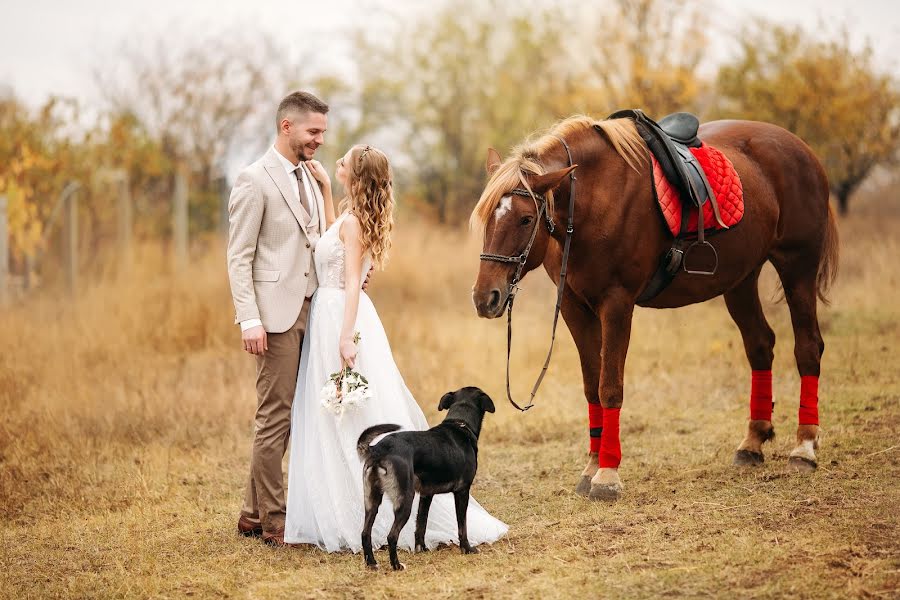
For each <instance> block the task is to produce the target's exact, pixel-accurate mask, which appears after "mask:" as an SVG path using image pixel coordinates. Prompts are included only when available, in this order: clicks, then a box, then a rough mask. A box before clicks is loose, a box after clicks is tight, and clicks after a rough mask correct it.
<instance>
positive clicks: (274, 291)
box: [227, 92, 328, 546]
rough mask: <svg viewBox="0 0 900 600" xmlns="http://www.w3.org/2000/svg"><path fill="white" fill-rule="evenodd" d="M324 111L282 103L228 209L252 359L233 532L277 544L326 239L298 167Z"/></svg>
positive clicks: (319, 135) (315, 143)
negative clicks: (251, 402)
mask: <svg viewBox="0 0 900 600" xmlns="http://www.w3.org/2000/svg"><path fill="white" fill-rule="evenodd" d="M327 114H328V105H327V104H325V103H324V102H322V101H321V100H319V99H318V98H316V97H315V96H313V95H312V94H309V93H307V92H294V93H293V94H290V95H289V96H287V97H286V98H285V99H284V100H282V101H281V104H279V106H278V112H277V115H276V119H275V125H276V129H277V133H278V137H277V138H276V140H275V145H274V146H272V147H271V148H269V150H268V151H267V152H266V153H265V154H264V155H263V157H262V158H260V159H259V160H257V161H256V162H255V163H253V164H252V165H250V166H249V167H247V168H246V169H244V170H243V171H242V172H241V174H240V175H238V178H237V181H235V184H234V189H232V190H231V198H230V199H229V201H228V249H227V257H228V279H229V281H230V283H231V297H232V300H233V301H234V309H235V313H236V316H235V323H239V324H240V326H241V331H242V334H241V337H242V342H243V346H244V350H246V351H247V352H249V353H250V354H253V355H254V356H255V357H256V394H257V406H256V419H255V428H254V429H255V432H254V438H253V452H252V456H251V459H250V480H249V482H248V484H247V492H246V494H245V496H244V504H243V508H242V509H241V515H240V518H239V519H238V524H237V528H238V532H239V533H241V534H242V535H246V536H254V537H256V536H262V539H263V541H264V542H266V543H267V544H271V545H274V546H283V545H284V521H285V493H284V479H283V475H282V470H281V460H282V457H283V456H284V452H285V450H286V448H287V444H288V438H289V437H290V428H291V404H292V402H293V400H294V392H295V389H296V387H297V370H298V368H299V365H300V348H301V346H302V344H303V336H304V334H305V333H306V322H307V317H308V316H309V303H310V297H311V296H312V294H313V292H315V291H316V287H317V285H318V283H317V281H316V270H315V265H314V263H313V249H314V248H315V245H316V242H317V241H318V239H319V236H320V235H321V234H322V233H324V231H325V206H324V200H323V196H322V191H321V190H320V189H319V185H318V184H317V182H316V180H315V179H314V178H313V175H312V173H311V172H310V170H309V168H308V167H307V166H306V164H304V162H305V161H308V160H311V159H312V158H313V156H315V153H316V150H317V149H318V148H319V146H321V145H322V144H323V143H324V142H325V140H324V135H325V129H326V127H327V116H326V115H327Z"/></svg>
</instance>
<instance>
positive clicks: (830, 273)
mask: <svg viewBox="0 0 900 600" xmlns="http://www.w3.org/2000/svg"><path fill="white" fill-rule="evenodd" d="M840 248H841V242H840V239H839V237H838V228H837V220H836V219H835V217H834V210H832V208H831V202H829V203H828V221H827V223H825V239H824V240H823V243H822V258H821V260H820V261H819V270H818V272H817V273H816V295H817V296H818V297H819V300H821V301H822V303H823V304H826V305H827V304H828V303H829V301H828V290H829V289H830V288H831V284H832V283H834V279H835V278H836V277H837V272H838V262H839V259H840Z"/></svg>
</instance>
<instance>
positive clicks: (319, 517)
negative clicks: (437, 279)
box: [284, 146, 507, 552]
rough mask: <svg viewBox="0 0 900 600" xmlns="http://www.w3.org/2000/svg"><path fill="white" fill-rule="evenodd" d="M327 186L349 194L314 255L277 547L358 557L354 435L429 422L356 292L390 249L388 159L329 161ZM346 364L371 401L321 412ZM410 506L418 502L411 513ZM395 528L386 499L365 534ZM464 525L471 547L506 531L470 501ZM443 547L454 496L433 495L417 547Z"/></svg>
mask: <svg viewBox="0 0 900 600" xmlns="http://www.w3.org/2000/svg"><path fill="white" fill-rule="evenodd" d="M310 167H311V170H312V172H313V175H314V176H315V177H316V179H317V180H318V181H319V182H320V183H321V184H322V187H323V191H324V192H325V193H324V196H325V202H326V206H328V205H330V203H331V197H330V187H331V184H330V180H329V179H328V175H327V174H326V173H325V170H324V169H323V168H322V166H321V165H320V164H318V163H316V162H315V161H311V164H310ZM335 178H336V179H337V180H338V181H339V182H340V183H341V184H342V185H343V186H344V189H345V190H347V196H346V198H345V199H344V200H343V201H342V202H341V206H340V210H341V212H342V214H341V216H340V217H339V218H337V220H335V221H334V222H333V224H331V223H329V224H328V229H327V231H326V232H325V233H324V234H323V235H322V237H321V239H320V240H319V241H318V244H317V245H316V249H315V265H316V275H317V277H318V280H319V288H318V291H316V293H315V295H314V296H313V299H312V306H311V309H310V316H309V325H308V327H307V331H306V336H305V339H304V341H303V350H302V353H301V360H300V371H299V374H298V377H297V392H296V395H295V396H294V404H293V409H292V414H291V437H292V441H291V455H290V463H289V469H288V498H287V522H286V524H285V534H284V541H285V543H288V544H297V543H305V544H315V545H316V546H318V547H320V548H323V549H325V550H327V551H329V552H335V551H338V550H344V549H350V550H352V551H353V552H359V551H360V549H361V548H362V541H361V537H360V536H361V532H362V525H363V516H364V514H365V509H364V507H363V480H362V464H361V463H360V460H359V457H358V456H357V452H356V442H357V440H358V438H359V436H360V434H361V433H362V431H363V430H364V429H366V428H367V427H369V426H371V425H376V424H381V423H396V424H399V425H400V426H401V427H402V428H403V429H406V430H424V429H428V423H427V421H426V420H425V416H424V415H423V414H422V411H421V409H420V408H419V406H418V404H416V401H415V399H414V398H413V396H412V394H411V393H410V392H409V390H408V389H407V387H406V384H405V383H404V382H403V377H402V376H401V375H400V372H399V370H398V369H397V365H396V364H395V363H394V358H393V355H392V354H391V348H390V345H389V344H388V340H387V336H386V335H385V332H384V328H383V326H382V324H381V320H380V319H379V318H378V314H377V313H376V312H375V307H374V306H373V305H372V302H371V301H370V300H369V297H368V296H367V295H366V294H365V293H364V292H363V291H362V289H361V287H362V283H363V281H364V280H365V278H366V275H367V274H368V272H369V269H370V267H372V266H373V265H374V266H375V267H378V268H382V267H383V266H384V264H385V261H386V259H387V253H388V250H389V248H390V245H391V229H392V226H393V216H392V213H393V206H394V198H393V192H392V180H391V178H392V175H391V168H390V165H389V163H388V159H387V157H386V156H385V155H384V153H382V152H381V151H380V150H378V149H376V148H373V147H371V146H354V147H353V148H351V149H350V150H349V151H348V152H347V154H345V155H344V156H343V157H342V158H341V159H340V160H338V161H337V170H336V172H335ZM327 212H332V211H327ZM332 214H333V213H332ZM357 334H358V336H357ZM354 338H356V339H357V340H358V343H356V342H354ZM344 365H348V366H350V367H351V368H352V369H354V370H356V371H358V372H359V373H360V374H362V375H363V376H364V377H366V378H367V379H368V381H369V383H370V385H371V389H372V391H373V396H372V398H370V399H369V400H367V401H365V402H363V403H362V404H359V405H356V406H354V407H352V408H349V409H347V410H346V412H344V413H343V415H341V416H340V417H338V416H336V415H335V414H333V413H332V412H330V411H328V410H326V409H324V408H323V407H322V405H321V402H320V392H321V390H322V388H323V387H324V386H325V384H326V382H328V380H329V376H330V375H331V374H332V373H336V372H338V371H340V370H341V368H342V367H343V366H344ZM417 505H418V498H417V499H416V503H415V505H414V506H413V509H412V514H416V511H417V508H418V506H417ZM393 520H394V515H393V511H392V510H391V507H390V506H389V503H388V501H387V500H385V502H384V503H383V504H382V506H381V509H380V511H379V513H378V517H377V519H376V521H375V526H374V527H373V529H372V542H373V545H374V547H376V548H378V547H381V546H382V545H384V544H385V542H386V540H387V534H388V531H389V530H390V527H391V524H392V523H393ZM467 520H468V534H469V543H470V544H471V545H473V546H474V545H476V544H480V543H482V542H493V541H495V540H497V539H498V538H500V537H502V536H503V535H505V534H506V532H507V526H506V525H505V524H504V523H502V522H500V521H498V520H497V519H495V518H494V517H492V516H491V515H489V514H488V513H487V512H486V511H485V510H484V509H483V508H482V507H481V506H480V505H479V504H478V503H477V502H475V500H474V499H472V500H471V501H470V502H469V508H468V512H467ZM414 521H415V519H410V521H409V522H408V523H407V524H406V527H404V528H403V530H402V531H401V533H400V539H399V542H398V546H399V547H400V548H403V549H405V550H409V551H412V550H413V547H414V541H413V534H414V527H415V523H414ZM450 542H452V543H457V544H458V543H459V540H458V533H457V524H456V512H455V507H454V504H453V498H452V495H449V494H441V495H438V496H435V497H434V501H433V503H432V505H431V511H430V512H429V514H428V528H427V531H426V536H425V545H426V546H427V547H428V548H429V549H433V548H434V547H435V546H437V545H438V544H440V543H450Z"/></svg>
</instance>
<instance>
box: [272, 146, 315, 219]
mask: <svg viewBox="0 0 900 600" xmlns="http://www.w3.org/2000/svg"><path fill="white" fill-rule="evenodd" d="M274 152H275V149H274V148H269V151H268V152H266V162H265V166H266V173H268V174H269V177H271V178H272V181H274V182H275V185H276V186H277V187H278V191H279V192H281V196H282V198H284V201H285V202H287V205H288V208H290V209H291V212H292V213H293V214H294V218H296V219H297V223H298V224H299V225H300V227H301V228H305V227H306V223H307V222H308V221H309V217H308V216H306V217H305V218H304V212H305V211H302V210H301V208H300V206H298V203H297V202H295V199H296V198H295V196H294V190H293V189H292V188H291V181H290V180H289V179H288V174H287V173H286V172H285V171H284V167H282V166H281V163H280V162H278V158H277V157H276V156H275V154H274Z"/></svg>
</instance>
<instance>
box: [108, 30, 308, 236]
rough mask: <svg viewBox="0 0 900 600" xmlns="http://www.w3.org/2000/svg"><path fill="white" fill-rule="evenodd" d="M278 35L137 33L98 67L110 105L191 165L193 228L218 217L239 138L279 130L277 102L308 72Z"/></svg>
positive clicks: (250, 139)
mask: <svg viewBox="0 0 900 600" xmlns="http://www.w3.org/2000/svg"><path fill="white" fill-rule="evenodd" d="M273 39H274V38H272V37H271V36H262V35H261V36H255V37H251V36H248V35H246V32H241V31H231V30H229V31H221V32H213V33H209V34H206V35H203V36H197V35H190V36H181V37H179V38H177V39H176V38H175V36H174V34H170V35H167V36H164V37H160V38H158V39H156V40H155V41H153V42H152V43H146V41H145V40H142V41H141V42H140V43H139V42H136V41H131V42H129V43H126V45H125V46H124V47H123V48H122V51H121V53H120V58H119V59H118V63H116V64H113V65H104V67H103V68H102V69H98V71H97V73H96V78H97V83H98V87H99V88H100V90H101V93H102V96H103V97H104V99H105V103H106V107H107V109H108V111H109V112H110V113H112V114H115V115H127V116H129V117H130V118H132V119H133V120H132V121H131V125H132V126H137V127H139V128H140V129H141V131H142V132H143V134H146V135H147V136H149V137H150V138H151V139H152V140H154V141H155V142H156V143H158V144H159V145H160V146H161V148H162V150H163V152H164V154H165V156H166V157H167V159H168V161H169V162H170V163H171V165H172V166H173V167H174V166H176V165H183V166H184V167H185V168H186V169H187V170H188V174H189V177H190V182H191V185H190V189H191V198H190V203H191V222H192V227H193V228H194V229H201V230H202V229H210V228H212V227H213V226H214V225H215V224H216V222H217V218H218V214H219V202H220V198H219V194H220V191H221V190H220V185H221V183H220V182H221V178H222V177H223V176H224V175H225V173H226V170H227V160H228V159H229V158H231V157H232V155H233V154H234V152H235V149H236V148H237V147H238V146H244V145H247V146H250V147H252V148H254V149H255V150H260V149H261V148H262V146H261V144H262V143H264V140H265V139H266V138H265V136H261V135H260V133H261V132H264V133H269V135H271V136H273V135H274V127H275V125H274V106H273V103H275V102H277V101H278V100H279V99H281V98H282V97H283V96H284V95H285V94H286V93H287V92H288V91H290V90H289V87H290V86H291V84H292V83H296V81H297V77H298V75H299V73H300V72H301V70H300V69H299V68H297V65H296V62H294V61H292V60H290V58H289V54H288V52H287V51H285V50H284V49H283V48H282V47H280V46H279V45H278V44H276V43H275V42H274V41H273ZM187 40H189V41H187ZM261 140H262V141H261ZM170 188H171V178H170ZM170 196H171V189H170V190H169V192H168V193H164V194H161V195H160V196H159V197H158V201H159V202H161V203H164V204H165V203H167V202H168V201H169V198H170ZM160 210H164V209H163V208H160Z"/></svg>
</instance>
